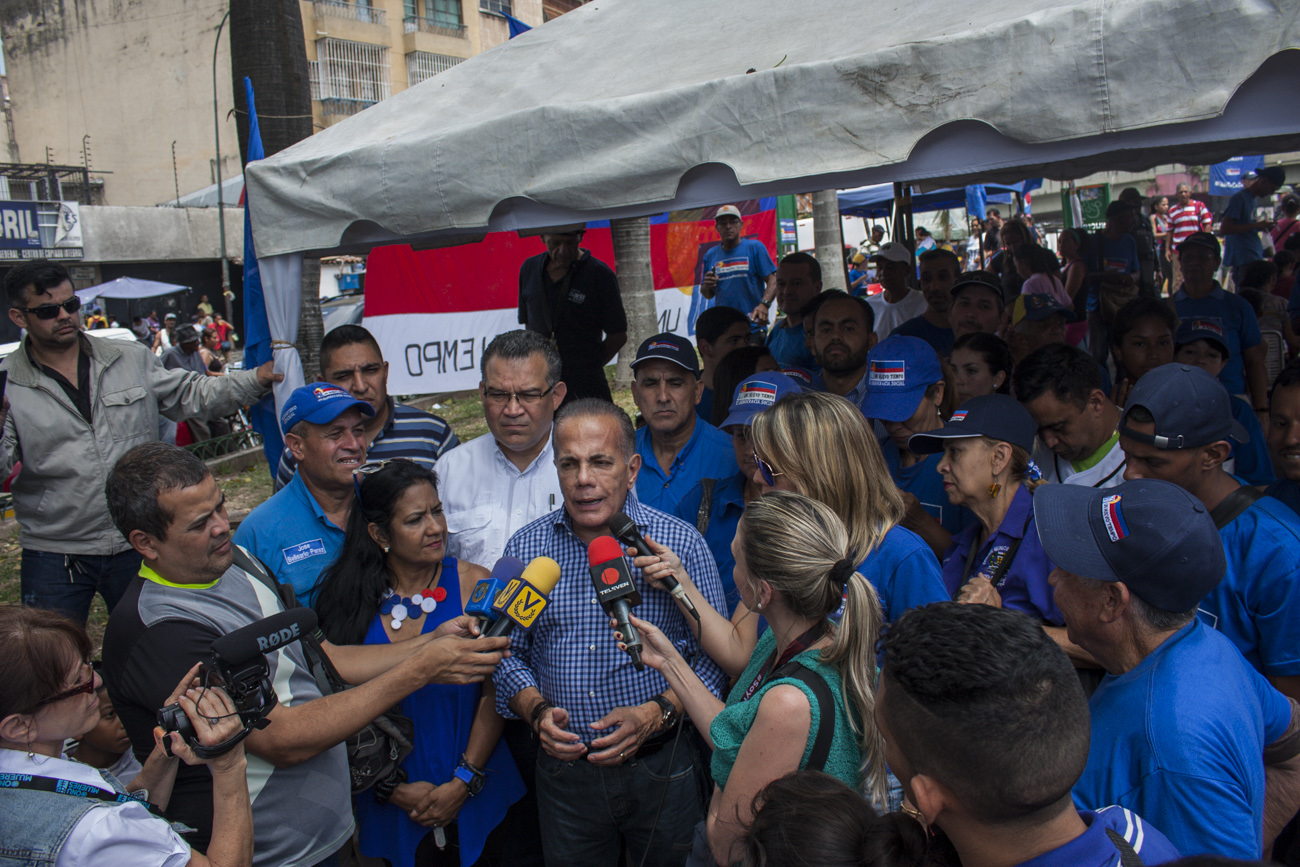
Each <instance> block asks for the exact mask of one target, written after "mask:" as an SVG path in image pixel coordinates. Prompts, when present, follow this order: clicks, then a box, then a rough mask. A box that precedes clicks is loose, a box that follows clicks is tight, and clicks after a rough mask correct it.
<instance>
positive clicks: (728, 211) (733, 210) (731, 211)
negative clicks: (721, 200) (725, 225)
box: [713, 205, 741, 222]
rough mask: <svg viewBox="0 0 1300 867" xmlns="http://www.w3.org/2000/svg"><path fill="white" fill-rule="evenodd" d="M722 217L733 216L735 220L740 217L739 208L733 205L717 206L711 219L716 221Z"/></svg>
mask: <svg viewBox="0 0 1300 867" xmlns="http://www.w3.org/2000/svg"><path fill="white" fill-rule="evenodd" d="M723 217H735V218H736V219H737V220H739V219H741V216H740V208H737V207H736V206H735V205H723V206H722V207H721V208H718V212H717V213H716V214H714V215H713V219H714V221H715V222H716V221H717V220H721V219H722V218H723Z"/></svg>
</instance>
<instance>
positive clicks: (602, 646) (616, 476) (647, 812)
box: [494, 399, 726, 867]
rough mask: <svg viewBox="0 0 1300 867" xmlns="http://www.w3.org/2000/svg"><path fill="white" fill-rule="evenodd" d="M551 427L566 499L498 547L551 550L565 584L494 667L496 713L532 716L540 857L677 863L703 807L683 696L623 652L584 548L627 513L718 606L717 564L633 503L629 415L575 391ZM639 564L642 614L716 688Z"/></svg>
mask: <svg viewBox="0 0 1300 867" xmlns="http://www.w3.org/2000/svg"><path fill="white" fill-rule="evenodd" d="M552 436H553V437H554V444H555V465H556V468H557V469H558V470H559V476H560V488H561V490H562V491H563V493H564V507H563V508H562V509H559V510H557V511H555V512H552V513H551V514H549V515H547V516H545V517H543V518H540V519H539V520H537V521H534V522H533V523H531V524H529V525H528V526H526V527H524V528H523V529H522V530H520V531H519V532H518V533H516V534H515V535H514V536H513V537H511V539H510V541H509V542H508V543H506V548H505V555H506V556H508V557H518V558H519V559H521V560H523V561H524V562H528V561H530V560H531V559H532V558H534V557H540V556H547V557H552V558H554V559H555V560H556V561H558V562H559V564H560V569H561V577H560V582H559V583H558V584H557V585H556V587H555V589H554V590H553V591H552V592H551V596H550V604H549V605H548V606H547V608H546V610H545V611H544V612H543V613H542V615H541V618H540V619H539V620H538V622H537V623H536V624H534V626H533V628H532V629H531V630H529V631H527V632H523V631H516V632H515V633H514V636H513V640H512V641H511V646H510V652H511V656H510V657H509V658H508V659H506V660H504V661H503V662H502V663H501V665H499V666H498V667H497V671H496V674H495V676H494V681H495V683H496V704H497V710H498V711H500V712H501V714H502V715H504V716H506V717H519V718H521V719H524V720H527V721H529V722H530V724H531V725H532V728H533V730H534V731H535V732H536V733H537V736H538V738H539V740H540V744H541V748H542V749H541V752H540V753H539V754H538V757H537V775H536V786H537V800H538V805H539V806H538V809H539V813H540V819H541V826H542V842H543V847H544V850H545V855H546V862H547V864H548V865H552V867H558V865H565V867H581V865H592V867H608V865H610V864H615V863H617V862H618V860H619V857H620V854H621V853H622V852H623V851H624V850H625V849H626V850H629V851H630V852H631V854H632V857H633V859H634V860H635V861H636V862H637V863H638V864H639V863H641V860H642V856H643V855H645V854H646V853H647V852H648V855H646V860H645V862H644V863H645V864H647V865H651V867H680V865H681V864H682V863H683V861H684V860H685V857H686V853H687V852H688V851H689V850H690V843H691V837H692V831H693V829H694V826H695V824H696V822H698V821H699V819H700V818H702V816H703V804H702V803H701V801H700V797H699V787H698V782H697V774H699V773H702V772H703V771H702V769H698V768H696V767H695V765H696V753H695V750H694V748H693V747H692V746H691V743H690V739H689V738H687V737H681V738H680V739H679V740H678V741H677V742H675V741H674V738H673V732H674V726H673V722H674V721H675V719H676V717H677V716H678V714H680V712H681V706H682V703H681V700H680V699H678V698H677V697H676V696H675V695H674V694H673V691H672V690H671V689H669V688H668V684H667V682H666V681H665V680H664V679H663V677H662V676H661V675H660V674H659V673H658V672H656V671H654V670H652V669H650V668H647V669H645V670H644V671H641V672H637V671H636V670H635V669H634V668H633V665H632V660H631V658H630V657H628V655H627V654H626V653H624V652H623V651H620V650H619V649H618V645H617V643H616V641H615V638H614V633H613V630H612V629H611V628H610V625H609V616H608V615H606V614H605V613H604V612H603V611H602V610H601V607H600V605H599V604H598V603H597V602H596V594H595V591H594V590H593V588H592V583H591V577H590V573H589V571H588V562H587V545H588V544H590V543H591V541H592V540H593V539H595V538H597V537H599V536H604V535H609V520H610V518H611V517H613V516H614V515H615V514H616V513H618V512H620V511H622V512H624V513H625V514H627V516H628V517H629V518H631V519H632V520H633V522H635V523H636V525H637V527H638V528H639V529H640V530H641V532H642V534H643V535H645V536H648V537H649V538H651V539H654V540H655V541H657V542H662V543H663V544H665V545H667V546H668V547H670V548H672V550H673V551H675V552H676V553H677V554H678V556H680V557H681V559H682V563H683V564H684V565H685V567H686V570H687V571H688V572H689V573H690V575H691V577H692V578H693V579H694V581H695V583H696V585H697V586H698V587H699V589H700V592H701V593H702V594H703V595H704V597H705V598H706V599H707V600H708V601H709V603H710V604H711V605H713V606H714V607H715V608H717V609H718V610H724V608H723V606H724V605H725V601H724V598H723V592H722V583H721V581H720V580H719V579H718V570H717V566H716V564H715V563H714V561H713V557H712V555H710V553H709V549H708V547H707V546H706V545H705V543H704V540H703V538H701V537H700V534H699V533H697V532H696V531H695V528H694V527H691V526H690V525H689V524H687V523H685V522H684V521H681V520H678V519H677V518H674V517H672V516H671V515H666V514H664V513H663V512H660V511H658V510H656V509H652V508H650V507H649V506H645V505H642V504H641V503H639V502H638V501H637V499H636V495H635V493H634V490H635V486H636V476H637V470H639V469H640V466H641V458H640V456H639V455H637V453H636V432H635V430H634V429H633V427H632V422H631V420H630V419H629V418H628V417H627V413H625V412H623V410H621V409H619V408H618V407H617V406H615V405H614V404H612V403H609V402H607V401H602V400H596V399H587V400H579V401H575V402H574V403H572V404H570V405H569V406H568V407H566V408H565V409H564V410H563V411H562V412H561V413H560V415H559V416H558V417H557V418H556V420H555V425H554V429H553V433H552ZM633 572H634V577H638V580H637V585H638V589H639V590H640V592H641V598H642V603H641V606H640V607H639V608H637V609H636V614H637V616H638V617H641V618H643V619H645V620H647V621H649V622H651V623H653V624H655V625H656V626H658V627H659V628H660V629H662V630H663V631H664V634H665V635H667V636H668V638H669V639H671V640H672V641H673V642H674V643H675V644H676V645H677V648H678V649H679V650H680V651H681V652H682V655H683V656H684V657H685V658H687V659H693V660H694V661H693V666H694V669H695V671H696V673H698V674H699V676H700V678H701V679H702V680H703V681H704V683H705V684H707V685H708V687H709V688H710V689H711V690H712V691H713V693H714V694H715V695H719V696H720V695H721V693H722V689H723V687H724V686H725V685H726V675H725V674H723V672H722V670H721V669H720V668H718V666H717V665H716V664H715V663H714V662H713V660H711V659H709V658H708V657H707V656H706V655H704V654H703V652H702V651H701V650H700V647H699V643H698V642H697V641H696V640H695V637H694V633H693V631H692V629H691V625H690V624H689V623H688V622H687V620H686V618H685V617H684V616H683V615H682V613H681V612H680V611H679V610H678V608H677V606H676V604H675V603H674V602H673V601H672V597H670V596H669V595H668V594H667V593H665V592H663V591H661V590H656V589H654V588H652V587H650V586H649V585H648V584H646V583H645V582H644V580H640V579H639V573H636V570H633ZM661 804H662V809H660V805H661ZM656 815H657V819H656ZM652 834H653V839H652Z"/></svg>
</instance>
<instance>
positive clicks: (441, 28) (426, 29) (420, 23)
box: [402, 17, 468, 39]
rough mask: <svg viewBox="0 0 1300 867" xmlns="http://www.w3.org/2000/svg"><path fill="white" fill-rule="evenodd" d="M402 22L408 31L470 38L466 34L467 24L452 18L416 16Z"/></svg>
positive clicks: (454, 37) (455, 37)
mask: <svg viewBox="0 0 1300 867" xmlns="http://www.w3.org/2000/svg"><path fill="white" fill-rule="evenodd" d="M402 24H403V26H404V27H405V32H407V33H431V34H433V35H434V36H448V37H451V38H453V39H466V38H468V37H467V36H466V35H465V25H464V24H460V23H457V22H455V21H451V20H444V19H431V18H419V17H414V18H404V19H402Z"/></svg>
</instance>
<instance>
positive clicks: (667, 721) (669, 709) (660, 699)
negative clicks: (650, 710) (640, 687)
mask: <svg viewBox="0 0 1300 867" xmlns="http://www.w3.org/2000/svg"><path fill="white" fill-rule="evenodd" d="M651 701H653V702H654V703H655V704H657V705H659V709H660V710H661V711H663V716H661V717H660V718H659V730H660V731H664V730H665V729H670V728H672V727H673V725H674V724H675V723H676V722H677V718H678V717H679V716H681V714H680V713H679V712H678V710H677V706H676V705H674V704H673V703H672V702H671V701H669V700H668V699H667V698H666V697H665V696H662V695H656V696H655V697H654V698H652V699H651Z"/></svg>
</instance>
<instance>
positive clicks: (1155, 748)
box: [1074, 620, 1291, 861]
mask: <svg viewBox="0 0 1300 867" xmlns="http://www.w3.org/2000/svg"><path fill="white" fill-rule="evenodd" d="M1088 708H1089V711H1090V714H1091V718H1092V742H1091V746H1090V748H1089V751H1088V764H1087V767H1086V768H1085V769H1084V771H1083V776H1081V777H1080V778H1079V781H1078V782H1077V783H1075V785H1074V801H1075V803H1076V804H1078V805H1079V806H1080V807H1082V808H1084V809H1095V808H1096V807H1098V806H1100V805H1103V804H1105V805H1110V804H1117V805H1119V806H1121V807H1127V808H1128V809H1130V810H1132V811H1133V812H1135V813H1137V814H1138V815H1140V816H1142V817H1143V818H1145V819H1146V820H1147V821H1148V822H1150V823H1151V824H1153V825H1155V826H1156V827H1157V828H1159V829H1160V830H1161V831H1162V832H1163V833H1164V835H1165V836H1166V837H1168V838H1169V841H1170V842H1171V843H1173V844H1174V846H1175V847H1177V848H1178V851H1180V852H1187V853H1195V854H1213V855H1223V856H1227V857H1229V858H1242V859H1246V860H1250V861H1254V860H1257V859H1258V858H1259V856H1260V852H1261V851H1262V850H1263V845H1264V841H1263V815H1264V761H1263V753H1264V747H1266V746H1267V745H1269V744H1271V743H1273V742H1274V741H1275V740H1277V739H1278V738H1279V737H1281V736H1282V735H1283V734H1285V733H1286V730H1287V727H1288V725H1290V722H1291V706H1290V704H1289V703H1288V701H1287V699H1286V698H1285V697H1284V696H1283V695H1282V694H1281V693H1280V692H1278V691H1277V690H1275V689H1274V688H1273V687H1272V686H1271V685H1270V684H1269V682H1268V681H1267V680H1265V679H1264V678H1263V677H1262V676H1260V674H1259V673H1258V672H1256V671H1255V670H1254V669H1252V668H1251V667H1250V666H1249V665H1248V664H1247V663H1246V661H1245V660H1244V659H1242V657H1241V654H1240V653H1238V652H1237V649H1236V648H1235V647H1233V646H1232V643H1231V642H1230V641H1228V640H1227V638H1225V637H1224V636H1223V635H1220V634H1219V633H1217V632H1215V631H1214V630H1212V629H1210V628H1209V627H1207V626H1206V625H1205V624H1203V623H1201V622H1200V621H1199V620H1193V621H1192V622H1191V623H1189V624H1188V625H1187V626H1184V627H1183V628H1182V629H1180V630H1178V631H1177V632H1175V633H1174V634H1173V635H1172V636H1170V637H1169V638H1167V639H1165V641H1164V642H1163V643H1162V644H1161V645H1160V646H1159V647H1157V648H1156V649H1155V650H1153V651H1152V652H1151V653H1150V654H1148V655H1147V657H1146V658H1145V659H1143V660H1142V661H1141V662H1140V663H1138V664H1137V666H1135V667H1134V668H1133V669H1131V670H1129V671H1127V672H1125V673H1123V674H1121V675H1118V676H1116V675H1112V674H1108V675H1106V677H1105V678H1103V679H1102V682H1101V685H1100V686H1099V687H1097V691H1096V692H1095V693H1093V696H1092V698H1091V699H1090V700H1089V701H1088Z"/></svg>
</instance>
